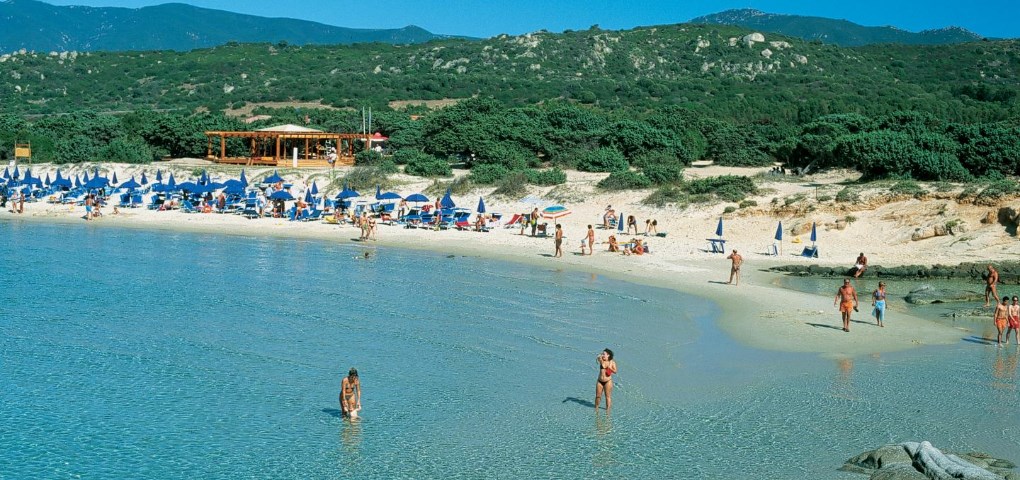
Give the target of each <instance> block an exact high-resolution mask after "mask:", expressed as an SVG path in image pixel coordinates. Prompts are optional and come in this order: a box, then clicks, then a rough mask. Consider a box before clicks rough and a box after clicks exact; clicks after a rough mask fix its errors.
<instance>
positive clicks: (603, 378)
mask: <svg viewBox="0 0 1020 480" xmlns="http://www.w3.org/2000/svg"><path fill="white" fill-rule="evenodd" d="M595 360H596V361H597V362H598V363H599V379H598V381H597V382H595V410H598V409H599V403H601V402H602V392H605V394H606V413H609V410H611V409H612V408H613V374H614V373H616V372H617V370H616V361H615V360H613V351H612V350H610V349H608V348H607V349H605V350H603V351H602V353H600V354H599V356H598V357H596V359H595Z"/></svg>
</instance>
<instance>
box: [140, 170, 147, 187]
mask: <svg viewBox="0 0 1020 480" xmlns="http://www.w3.org/2000/svg"><path fill="white" fill-rule="evenodd" d="M138 183H139V184H140V185H141V186H143V187H144V186H146V185H148V184H149V179H148V178H145V172H142V179H141V180H140V181H139V182H138Z"/></svg>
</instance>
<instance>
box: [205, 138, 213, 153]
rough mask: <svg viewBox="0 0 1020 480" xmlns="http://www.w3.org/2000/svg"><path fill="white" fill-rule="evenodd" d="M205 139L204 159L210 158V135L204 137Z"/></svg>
mask: <svg viewBox="0 0 1020 480" xmlns="http://www.w3.org/2000/svg"><path fill="white" fill-rule="evenodd" d="M205 139H206V140H207V142H206V146H205V158H209V157H211V156H212V135H206V136H205Z"/></svg>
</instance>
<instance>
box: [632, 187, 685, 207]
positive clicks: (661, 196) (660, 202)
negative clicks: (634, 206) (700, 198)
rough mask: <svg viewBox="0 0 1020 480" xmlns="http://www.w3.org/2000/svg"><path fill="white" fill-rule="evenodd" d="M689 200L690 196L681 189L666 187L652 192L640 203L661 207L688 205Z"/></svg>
mask: <svg viewBox="0 0 1020 480" xmlns="http://www.w3.org/2000/svg"><path fill="white" fill-rule="evenodd" d="M690 200H691V199H690V195H689V194H688V193H687V192H686V191H684V190H683V189H681V188H678V187H674V186H671V185H667V186H664V187H660V188H659V189H658V190H656V191H654V192H652V194H651V195H649V196H647V197H645V199H644V200H642V201H641V203H644V204H645V205H652V206H656V207H662V206H666V205H673V204H684V203H688V202H689V201H690Z"/></svg>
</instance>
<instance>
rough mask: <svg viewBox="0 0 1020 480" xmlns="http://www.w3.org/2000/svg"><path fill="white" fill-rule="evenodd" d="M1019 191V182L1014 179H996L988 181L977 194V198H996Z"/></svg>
mask: <svg viewBox="0 0 1020 480" xmlns="http://www.w3.org/2000/svg"><path fill="white" fill-rule="evenodd" d="M1017 193H1020V184H1018V183H1017V182H1016V181H1014V180H1005V179H1003V180H998V181H995V182H992V183H990V184H989V185H988V186H987V187H985V188H984V189H983V190H981V193H978V194H977V198H978V199H988V200H998V199H1000V198H1002V197H1005V196H1008V195H1016V194H1017Z"/></svg>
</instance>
